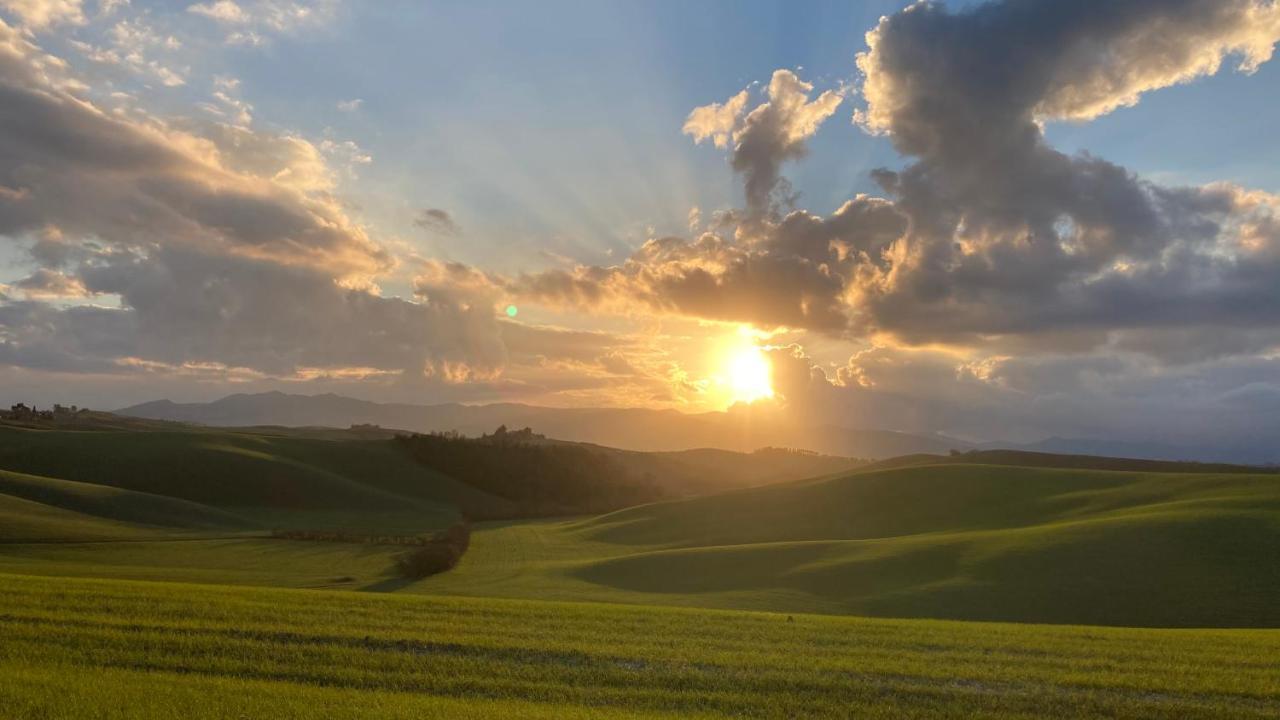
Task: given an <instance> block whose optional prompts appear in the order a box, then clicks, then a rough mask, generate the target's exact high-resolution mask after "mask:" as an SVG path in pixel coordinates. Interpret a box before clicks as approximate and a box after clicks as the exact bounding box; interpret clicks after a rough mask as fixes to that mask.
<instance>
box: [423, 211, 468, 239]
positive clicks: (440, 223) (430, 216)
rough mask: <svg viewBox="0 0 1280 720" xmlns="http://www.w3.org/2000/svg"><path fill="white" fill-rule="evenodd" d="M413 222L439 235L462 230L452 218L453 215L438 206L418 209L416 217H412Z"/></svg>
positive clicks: (456, 233)
mask: <svg viewBox="0 0 1280 720" xmlns="http://www.w3.org/2000/svg"><path fill="white" fill-rule="evenodd" d="M413 224H414V225H417V226H418V227H420V228H422V229H423V230H428V231H430V232H435V233H440V234H441V235H458V234H460V233H461V232H462V228H461V227H459V226H458V223H457V222H456V221H455V220H454V219H453V215H450V214H449V212H448V211H447V210H441V209H440V208H424V209H422V210H419V211H418V215H417V217H415V218H414V219H413Z"/></svg>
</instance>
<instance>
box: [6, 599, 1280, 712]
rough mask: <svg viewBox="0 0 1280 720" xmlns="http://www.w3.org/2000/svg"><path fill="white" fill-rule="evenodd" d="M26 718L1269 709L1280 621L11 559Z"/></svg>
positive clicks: (18, 683) (17, 682)
mask: <svg viewBox="0 0 1280 720" xmlns="http://www.w3.org/2000/svg"><path fill="white" fill-rule="evenodd" d="M0 625H2V626H3V628H2V629H0V707H2V708H4V709H5V710H4V711H3V714H4V715H5V716H6V717H23V718H150V717H185V718H222V717H255V718H256V717H272V718H292V717H298V718H301V717H309V718H311V717H324V718H357V717H362V718H363V717H387V718H400V717H404V718H409V717H413V718H421V717H445V716H447V717H476V718H481V717H546V718H553V717H554V718H566V717H568V718H577V717H602V718H609V717H726V716H730V717H778V718H784V717H785V718H792V717H871V718H875V717H883V718H944V717H945V718H952V717H973V718H984V717H991V718H995V717H999V718H1039V717H1062V718H1081V717H1108V718H1223V717H1232V718H1272V717H1276V715H1277V713H1280V673H1277V672H1276V671H1275V669H1276V666H1277V663H1280V632H1277V631H1269V630H1213V631H1204V630H1194V631H1192V630H1134V629H1116V628H1094V627H1071V626H1035V625H1010V624H985V623H956V622H942V621H918V620H917V621H895V620H873V619H859V618H839V617H827V616H813V615H796V616H791V617H790V618H789V616H787V615H782V614H772V613H750V612H724V611H714V610H693V609H677V608H642V607H634V606H623V605H600V604H590V603H551V602H537V601H508V600H496V599H474V598H430V597H413V596H388V595H370V594H357V593H347V592H317V591H307V590H279V589H243V588H226V587H216V586H200V585H184V584H170V583H165V584H160V583H154V584H153V583H142V582H132V581H115V580H89V579H63V578H37V577H27V576H14V575H4V576H0Z"/></svg>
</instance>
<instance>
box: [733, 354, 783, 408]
mask: <svg viewBox="0 0 1280 720" xmlns="http://www.w3.org/2000/svg"><path fill="white" fill-rule="evenodd" d="M725 371H726V376H727V379H728V381H729V392H730V395H731V397H732V401H733V402H746V403H751V402H755V401H756V400H760V399H763V398H771V397H773V382H772V377H771V376H772V372H771V368H770V365H769V358H767V357H765V354H764V351H762V350H761V349H760V348H758V347H756V346H754V345H751V346H748V347H744V348H740V349H737V350H734V351H733V352H732V354H730V355H729V362H728V366H727V367H726V368H725Z"/></svg>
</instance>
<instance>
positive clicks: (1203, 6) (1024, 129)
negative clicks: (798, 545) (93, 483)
mask: <svg viewBox="0 0 1280 720" xmlns="http://www.w3.org/2000/svg"><path fill="white" fill-rule="evenodd" d="M1278 39H1280V6H1278V5H1277V4H1276V3H1275V2H1273V1H1272V0H1124V1H1123V2H1115V1H1113V0H1081V1H1080V2H1074V3H1061V2H1056V1H1054V0H1005V1H1003V2H1000V1H993V2H950V3H942V2H924V3H908V2H904V1H902V0H883V1H880V0H873V1H867V2H853V3H851V2H830V3H822V2H803V3H795V2H740V1H732V2H699V3H676V2H651V3H636V2H604V1H595V0H593V1H590V2H588V1H586V0H583V1H582V2H541V3H518V2H513V3H495V2H465V3H464V2H395V1H391V0H388V1H386V2H376V3H375V2H362V3H356V2H349V1H347V2H343V1H342V0H308V1H304V0H235V1H232V0H208V1H206V2H190V1H187V0H178V1H175V2H148V1H146V0H0V95H3V97H2V98H0V402H18V401H27V402H36V403H39V404H46V405H47V404H49V403H52V402H62V403H77V404H80V405H84V406H89V407H98V408H114V407H121V406H125V405H129V404H133V403H136V402H142V401H146V400H152V399H157V398H161V397H168V398H170V399H173V400H177V401H198V400H209V399H213V398H217V397H220V396H222V395H226V394H229V393H233V392H258V391H264V390H284V391H287V392H297V393H320V392H338V393H341V394H345V395H351V396H354V397H361V398H367V399H372V400H379V401H400V402H420V403H431V402H442V401H458V402H468V403H483V402H497V401H513V402H527V403H534V404H540V405H550V406H609V407H653V408H671V409H676V410H681V411H685V412H715V411H725V410H729V411H735V410H740V409H742V408H744V407H746V405H747V404H748V403H750V404H751V405H752V406H753V407H754V408H756V409H757V410H758V411H768V412H777V413H781V414H786V415H792V416H795V417H797V418H804V419H806V420H807V421H809V422H813V421H815V420H817V421H822V422H830V423H833V424H839V425H845V426H848V427H863V428H885V429H894V430H903V431H911V432H937V433H945V434H948V435H951V436H954V437H958V438H962V439H967V440H997V439H999V440H1017V441H1030V440H1037V439H1041V438H1044V437H1049V436H1066V437H1107V438H1117V439H1128V440H1134V441H1153V442H1157V441H1158V442H1189V441H1193V440H1194V441H1195V442H1197V443H1199V444H1203V443H1204V442H1219V443H1248V442H1264V441H1267V439H1268V438H1270V437H1273V436H1274V434H1275V432H1276V431H1277V430H1280V141H1277V140H1276V138H1275V133H1274V130H1273V128H1275V127H1277V126H1280V100H1277V98H1280V69H1278V68H1277V63H1275V62H1273V59H1272V53H1273V49H1274V45H1275V43H1276V42H1277V40H1278Z"/></svg>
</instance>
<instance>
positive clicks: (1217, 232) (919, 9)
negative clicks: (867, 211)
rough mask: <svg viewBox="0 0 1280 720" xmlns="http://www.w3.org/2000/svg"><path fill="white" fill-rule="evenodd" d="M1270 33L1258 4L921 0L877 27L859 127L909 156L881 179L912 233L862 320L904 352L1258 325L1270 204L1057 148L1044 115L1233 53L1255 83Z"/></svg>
mask: <svg viewBox="0 0 1280 720" xmlns="http://www.w3.org/2000/svg"><path fill="white" fill-rule="evenodd" d="M1277 38H1280V5H1276V4H1274V3H1261V2H1255V1H1254V0H1230V1H1226V2H1224V1H1222V0H1185V1H1182V2H1173V3H1169V2H1134V3H1109V2H1081V3H1069V4H1063V3H1055V2H1046V1H1043V0H1038V1H1028V2H997V3H989V4H986V5H981V6H978V7H976V8H974V9H971V10H968V11H965V12H961V13H950V12H948V11H947V10H946V9H945V8H943V7H942V6H940V5H936V4H931V3H922V4H917V5H914V6H912V7H911V8H909V9H908V10H906V11H903V12H901V13H899V14H897V15H894V16H891V17H888V18H885V19H883V20H882V21H881V22H880V24H879V26H878V27H877V28H876V29H875V30H873V31H872V32H871V33H870V34H868V44H869V46H870V50H868V51H867V52H866V53H863V54H862V55H860V56H859V58H858V65H859V67H860V69H861V70H862V71H863V73H864V74H865V83H864V86H863V94H864V96H865V98H866V101H867V107H866V109H865V111H862V112H860V113H859V114H858V116H857V118H858V120H859V122H860V123H862V124H863V125H864V126H865V127H867V128H869V129H870V130H873V131H876V132H885V133H888V134H889V135H890V137H891V138H892V140H893V142H894V144H895V146H896V147H897V148H898V149H899V150H900V151H901V152H903V153H904V154H907V155H910V156H914V157H915V158H916V161H915V162H914V163H913V164H911V165H909V166H908V167H907V168H906V169H904V170H903V171H901V172H898V173H894V172H889V171H881V172H880V173H879V174H878V179H879V180H880V181H881V183H882V184H883V185H884V187H885V189H886V190H887V191H888V192H889V193H890V194H891V195H892V196H894V199H895V200H896V205H897V207H898V208H899V209H900V210H901V211H903V212H904V213H906V214H907V215H908V216H909V217H910V218H911V221H912V222H911V228H912V229H911V232H910V233H909V234H908V235H907V236H906V237H905V238H904V239H903V241H902V242H901V243H900V244H898V245H897V246H896V247H895V248H894V250H893V253H894V254H893V257H892V258H891V259H890V260H889V261H888V262H886V263H882V264H881V266H880V267H879V268H877V269H876V270H875V271H874V272H871V273H868V275H867V276H866V278H865V280H864V283H863V284H864V293H863V294H862V295H861V299H862V302H863V304H864V308H865V311H866V313H867V315H868V316H869V317H870V318H872V321H873V322H874V324H876V325H877V326H879V327H880V328H882V329H884V330H888V331H890V332H893V333H895V334H897V335H899V336H900V337H902V338H904V339H906V340H908V341H911V342H930V341H939V340H941V341H951V342H968V343H972V342H977V341H979V340H980V339H981V337H982V336H1003V335H1027V334H1032V335H1033V334H1037V333H1047V334H1051V333H1053V332H1055V331H1060V330H1067V329H1072V328H1076V329H1094V330H1098V331H1103V330H1125V329H1129V328H1140V327H1149V326H1170V325H1183V326H1185V325H1199V324H1206V323H1220V322H1225V323H1231V324H1237V325H1246V326H1259V325H1260V326H1269V325H1273V324H1274V323H1275V320H1274V318H1275V317H1277V316H1275V315H1273V314H1271V313H1273V312H1274V309H1275V308H1276V307H1278V305H1277V301H1278V300H1280V297H1277V294H1276V293H1275V292H1274V291H1273V290H1272V289H1270V288H1271V287H1275V283H1274V282H1270V283H1269V282H1268V281H1263V280H1262V278H1264V277H1267V278H1277V277H1280V274H1277V273H1278V272H1280V265H1277V264H1276V263H1275V262H1274V260H1273V259H1271V255H1272V251H1271V250H1270V249H1269V248H1272V247H1274V246H1275V245H1276V244H1277V243H1280V236H1278V235H1277V234H1276V233H1275V229H1276V225H1275V222H1274V220H1273V218H1274V217H1275V210H1276V207H1277V202H1276V198H1274V197H1271V196H1266V195H1263V194H1257V193H1248V192H1245V191H1243V190H1241V189H1238V188H1233V187H1230V186H1226V185H1217V186H1208V187H1201V188H1171V187H1165V186H1161V185H1157V184H1155V183H1152V182H1150V181H1147V180H1143V179H1141V178H1138V177H1136V176H1135V175H1134V174H1132V173H1131V172H1129V171H1127V170H1126V169H1124V168H1122V167H1120V166H1117V165H1115V164H1112V163H1109V162H1107V161H1105V160H1102V159H1100V158H1096V157H1093V156H1090V155H1087V154H1082V155H1078V156H1074V157H1073V156H1068V155H1065V154H1063V153H1060V152H1058V151H1056V150H1054V149H1053V148H1051V147H1049V146H1048V144H1047V143H1046V142H1045V140H1044V136H1043V132H1042V129H1041V123H1043V122H1044V121H1046V120H1054V119H1077V120H1078V119H1087V118H1090V117H1094V116H1096V115H1098V114H1101V113H1105V112H1109V111H1110V110H1112V109H1114V108H1116V107H1120V106H1123V105H1126V104H1131V103H1133V102H1136V101H1137V98H1138V97H1139V95H1140V94H1141V93H1143V92H1146V91H1149V90H1153V89H1157V88H1160V87H1165V86H1168V85H1170V84H1174V83H1177V82H1185V81H1187V80H1189V79H1191V78H1194V77H1197V76H1200V75H1203V74H1206V73H1210V72H1214V71H1216V70H1217V69H1218V67H1219V66H1220V65H1221V63H1222V61H1223V60H1224V59H1225V57H1226V56H1227V55H1231V54H1235V55H1238V56H1239V57H1240V58H1241V60H1240V62H1239V67H1240V68H1241V69H1242V70H1245V71H1251V70H1253V69H1255V68H1256V67H1257V65H1258V64H1259V63H1261V62H1264V61H1266V60H1267V59H1268V58H1269V57H1270V55H1271V48H1272V45H1273V44H1274V43H1275V42H1276V40H1277ZM1246 233H1247V234H1249V236H1250V242H1249V243H1245V242H1244V239H1245V237H1244V234H1246ZM1250 243H1251V244H1250ZM1268 285H1270V287H1268Z"/></svg>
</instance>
